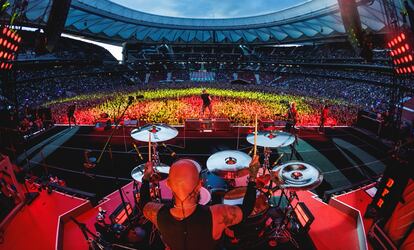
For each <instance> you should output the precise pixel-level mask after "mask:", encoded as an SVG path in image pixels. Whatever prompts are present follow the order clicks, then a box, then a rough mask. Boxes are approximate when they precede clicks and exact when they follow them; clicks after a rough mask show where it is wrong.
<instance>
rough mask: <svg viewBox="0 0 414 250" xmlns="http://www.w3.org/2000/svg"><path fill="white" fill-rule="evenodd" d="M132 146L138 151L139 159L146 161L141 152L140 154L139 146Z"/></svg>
mask: <svg viewBox="0 0 414 250" xmlns="http://www.w3.org/2000/svg"><path fill="white" fill-rule="evenodd" d="M132 145H133V146H134V148H135V151H136V152H137V154H138V157H139V158H140V159H141V160H144V157H142V154H141V152H139V149H138V147H137V145H136V144H135V143H132Z"/></svg>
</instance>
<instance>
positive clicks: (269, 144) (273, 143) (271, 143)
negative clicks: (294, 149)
mask: <svg viewBox="0 0 414 250" xmlns="http://www.w3.org/2000/svg"><path fill="white" fill-rule="evenodd" d="M246 139H247V141H248V142H249V143H250V144H252V145H254V133H251V134H248V135H247V138H246ZM294 142H295V136H294V135H293V134H291V133H287V132H283V131H260V132H258V133H257V146H260V147H266V148H281V147H287V146H289V145H291V144H293V143H294Z"/></svg>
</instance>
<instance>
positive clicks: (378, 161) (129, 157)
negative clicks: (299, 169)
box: [30, 126, 390, 197]
mask: <svg viewBox="0 0 414 250" xmlns="http://www.w3.org/2000/svg"><path fill="white" fill-rule="evenodd" d="M131 129H132V128H120V129H118V130H117V131H116V132H115V136H114V137H113V140H112V152H113V159H114V160H113V163H112V162H111V160H110V159H109V153H108V152H105V153H104V155H103V158H102V161H101V164H99V165H98V166H97V167H95V168H94V169H88V170H87V169H85V168H84V166H83V163H84V162H85V156H84V152H85V150H92V152H91V153H90V156H93V157H98V156H99V153H100V150H101V149H102V148H103V146H104V144H105V141H106V139H107V138H108V136H109V134H110V131H100V132H99V131H95V130H94V129H93V127H88V126H83V127H72V128H66V129H63V130H62V131H61V132H59V133H60V135H59V136H58V137H56V138H54V140H51V141H50V142H49V143H48V144H46V145H45V146H44V147H42V148H40V149H38V150H36V151H33V153H32V154H30V156H31V157H33V158H32V161H31V163H32V164H31V167H32V169H34V170H35V172H37V174H42V173H43V172H45V171H46V170H47V171H48V172H49V173H52V174H56V175H58V176H59V177H61V178H63V179H65V181H66V182H67V185H68V186H70V187H73V188H78V189H81V190H84V191H88V192H92V193H96V194H97V195H98V196H99V197H104V196H105V195H108V194H109V193H112V192H113V191H114V190H116V187H117V184H116V181H114V178H115V177H119V178H120V179H119V182H120V184H121V185H125V184H127V183H128V182H129V181H131V180H132V179H131V174H130V172H131V170H132V169H133V168H134V167H135V166H137V165H139V164H141V163H144V160H145V159H147V154H146V152H147V147H146V143H140V142H136V141H135V142H134V141H133V139H132V138H131V137H130V131H131ZM249 129H250V130H251V128H246V127H243V128H239V129H233V130H232V131H229V132H219V133H215V132H211V133H199V132H189V131H184V129H183V128H182V127H179V128H178V130H179V135H178V137H176V138H175V139H173V140H171V141H167V142H166V144H168V146H169V147H170V148H171V149H172V150H174V152H176V154H177V157H178V158H183V157H190V158H193V159H195V160H197V161H198V162H200V163H201V165H202V166H203V167H205V164H206V161H207V158H208V157H209V156H210V155H212V154H214V153H216V152H218V151H222V150H240V151H243V152H246V153H247V152H249V151H250V149H251V147H252V145H250V144H249V143H248V142H247V141H246V137H245V134H246V132H248V130H249ZM133 143H136V144H137V146H138V147H139V148H140V152H141V154H142V156H143V159H144V160H141V159H140V158H139V157H138V155H137V153H136V152H135V150H134V148H133ZM159 149H160V158H161V162H163V163H166V164H171V163H172V162H174V160H176V158H174V157H171V155H170V154H171V153H170V152H169V151H167V150H166V149H165V148H164V147H162V146H160V147H159ZM296 150H297V154H294V155H293V157H292V159H294V160H296V159H297V160H300V161H304V162H307V163H309V164H312V165H314V166H316V167H318V168H319V169H320V170H321V171H322V173H323V176H324V181H323V183H322V185H320V186H319V187H318V188H317V189H316V190H314V192H316V193H317V194H318V195H320V197H322V196H323V194H324V192H325V191H329V190H340V189H349V188H350V187H351V186H355V185H363V184H364V183H367V182H372V181H375V179H376V178H377V177H378V176H379V175H380V174H381V173H382V172H383V171H384V169H385V167H386V165H387V164H388V162H389V160H390V158H389V154H387V150H388V148H387V147H386V146H384V145H383V144H381V143H380V142H379V141H377V140H375V139H372V138H370V137H368V136H366V135H364V134H362V133H360V132H359V131H357V130H355V129H353V128H350V127H335V128H327V129H326V133H325V134H319V133H318V132H317V131H316V129H315V128H300V129H299V132H298V144H297V145H296ZM259 151H260V149H259ZM277 151H278V152H277ZM278 153H284V156H283V158H282V161H283V162H287V161H289V159H290V157H291V150H290V149H289V148H282V149H279V150H273V154H272V157H271V162H273V161H274V160H275V159H276V158H277V154H278ZM42 166H45V167H42Z"/></svg>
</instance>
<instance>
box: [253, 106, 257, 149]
mask: <svg viewBox="0 0 414 250" xmlns="http://www.w3.org/2000/svg"><path fill="white" fill-rule="evenodd" d="M256 154H257V114H256V117H255V121H254V145H253V157H254V156H256Z"/></svg>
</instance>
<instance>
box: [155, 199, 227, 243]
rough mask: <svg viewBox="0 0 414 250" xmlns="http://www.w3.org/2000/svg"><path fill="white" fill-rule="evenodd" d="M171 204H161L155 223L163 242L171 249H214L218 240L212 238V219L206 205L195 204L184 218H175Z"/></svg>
mask: <svg viewBox="0 0 414 250" xmlns="http://www.w3.org/2000/svg"><path fill="white" fill-rule="evenodd" d="M170 208H171V206H167V205H165V206H163V207H162V208H161V209H160V210H159V211H158V215H157V224H158V228H159V230H160V232H161V235H162V238H163V240H164V242H165V243H166V244H167V245H168V246H169V247H170V248H171V249H172V250H191V249H197V250H214V249H217V248H218V243H219V242H218V241H217V240H214V239H213V236H212V230H213V221H212V215H211V212H210V209H209V207H208V206H202V205H197V207H196V210H195V211H194V212H193V213H192V214H191V215H190V216H188V217H187V218H185V219H184V220H181V221H180V220H177V219H175V218H174V217H173V216H172V215H171V213H170Z"/></svg>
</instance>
